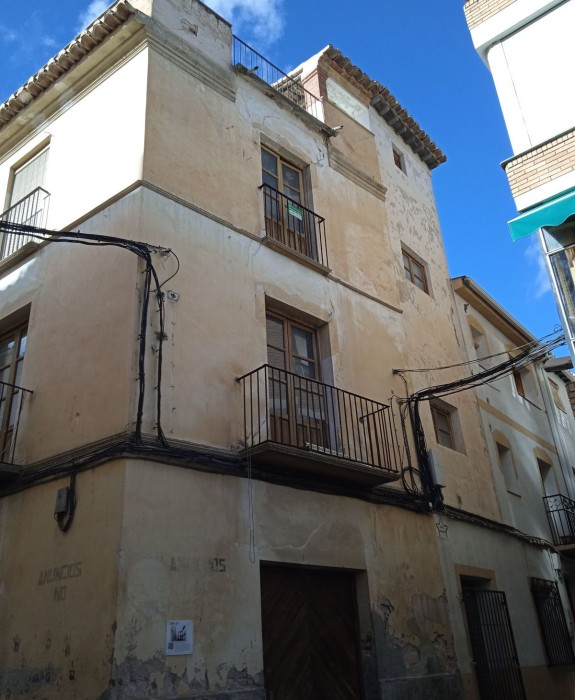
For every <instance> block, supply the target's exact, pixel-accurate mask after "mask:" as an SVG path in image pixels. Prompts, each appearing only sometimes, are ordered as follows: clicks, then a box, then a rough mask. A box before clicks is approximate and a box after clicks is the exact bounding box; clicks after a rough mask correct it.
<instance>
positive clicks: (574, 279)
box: [465, 0, 575, 362]
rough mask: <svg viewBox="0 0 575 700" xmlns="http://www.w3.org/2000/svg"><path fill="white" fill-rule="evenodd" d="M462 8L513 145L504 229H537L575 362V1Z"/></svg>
mask: <svg viewBox="0 0 575 700" xmlns="http://www.w3.org/2000/svg"><path fill="white" fill-rule="evenodd" d="M465 15H466V18H467V23H468V25H469V29H470V31H471V37H472V40H473V44H474V46H475V48H476V50H477V52H478V53H479V55H480V56H481V58H482V59H483V61H485V63H486V65H487V66H488V68H489V70H490V71H491V74H492V75H493V80H494V82H495V87H496V89H497V94H498V96H499V101H500V104H501V109H502V111H503V117H504V119H505V124H506V126H507V130H508V133H509V138H510V140H511V145H512V148H513V155H512V156H511V157H510V158H508V159H507V160H506V161H505V162H504V163H503V166H504V168H505V172H506V173H507V176H508V179H509V184H510V186H511V191H512V194H513V197H514V199H515V203H516V206H517V210H518V212H520V215H519V216H518V217H516V218H515V219H513V220H512V221H510V222H509V227H510V231H511V236H512V238H513V239H514V240H517V239H518V238H521V237H523V236H530V235H532V234H537V235H538V236H539V240H540V242H541V246H542V250H543V255H544V256H545V258H546V263H547V267H548V272H549V275H550V278H551V280H552V284H553V289H554V293H555V297H556V301H557V306H558V310H559V315H560V318H561V320H562V323H563V327H564V329H565V334H566V336H567V338H568V342H569V347H570V353H571V357H572V359H573V361H574V362H575V221H574V215H575V100H574V99H573V94H572V89H571V85H572V81H573V75H574V73H575V53H574V52H573V50H572V37H573V28H574V26H575V2H574V1H573V0H495V1H494V0H468V1H467V2H466V3H465ZM504 156H505V154H502V157H504Z"/></svg>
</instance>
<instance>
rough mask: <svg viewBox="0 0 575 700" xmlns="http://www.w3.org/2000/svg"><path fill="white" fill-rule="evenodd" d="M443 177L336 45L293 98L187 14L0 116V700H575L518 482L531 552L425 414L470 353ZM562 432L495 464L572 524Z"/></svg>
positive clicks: (172, 0)
mask: <svg viewBox="0 0 575 700" xmlns="http://www.w3.org/2000/svg"><path fill="white" fill-rule="evenodd" d="M444 160H445V157H444V155H443V154H442V152H441V151H440V150H439V148H437V146H436V145H435V144H434V143H433V142H432V141H431V140H430V138H429V137H428V136H427V135H426V134H425V133H424V132H423V131H422V130H421V128H420V127H419V126H418V125H417V123H416V122H415V121H414V119H413V118H412V117H411V116H410V115H409V114H408V113H407V112H406V111H405V109H404V108H403V107H402V106H401V105H399V104H398V103H397V101H396V100H395V98H394V97H393V96H392V95H391V94H390V93H389V91H388V90H387V89H386V88H385V87H384V86H383V85H381V84H380V83H378V82H377V81H375V80H373V79H371V78H370V77H369V76H367V75H366V74H364V73H363V72H362V71H361V69H360V68H358V67H357V66H355V65H354V64H353V63H352V62H351V61H350V60H349V59H347V58H346V57H345V56H344V55H343V54H342V53H341V52H340V51H338V50H336V49H335V48H334V47H331V46H329V47H327V48H326V49H324V50H323V51H321V52H320V53H319V54H317V55H316V56H314V57H312V58H311V59H309V60H308V61H306V62H305V63H303V64H302V65H301V66H300V67H299V68H298V69H296V70H295V71H293V72H292V73H290V74H289V75H286V74H284V73H282V72H281V71H279V69H277V68H276V67H275V66H273V65H272V64H270V63H269V62H267V61H266V59H265V58H264V57H262V56H260V55H259V54H257V53H256V52H255V51H254V50H253V49H251V48H250V47H248V46H246V45H245V44H244V43H243V42H241V41H240V40H239V39H238V38H236V37H234V36H233V35H232V31H231V27H230V25H229V24H228V23H227V22H226V21H225V20H224V19H222V18H221V17H219V16H218V15H217V14H215V13H214V12H213V11H212V10H210V9H209V8H207V7H206V6H204V5H203V4H202V3H200V2H198V1H196V0H154V1H153V2H149V1H144V0H137V1H136V0H135V1H134V2H131V3H128V2H125V1H124V0H120V1H119V2H116V3H115V4H113V5H112V6H111V7H110V8H109V9H108V10H107V11H106V12H105V13H104V14H103V15H102V16H101V17H100V18H98V19H97V20H96V21H95V22H94V23H93V24H92V25H90V26H89V27H88V28H87V29H86V30H85V31H83V32H82V33H81V34H80V35H79V36H78V37H77V38H76V39H75V40H74V41H73V42H71V44H69V45H68V46H67V47H65V48H64V49H63V50H62V51H61V52H59V53H58V54H57V55H56V56H55V57H54V58H53V59H52V60H51V61H50V62H49V63H48V64H47V65H46V66H44V67H43V68H42V69H41V70H40V71H39V72H38V73H37V74H36V75H35V76H33V77H32V78H31V79H30V80H29V81H28V82H27V83H26V84H25V85H24V86H22V88H21V89H20V90H19V91H18V92H16V93H15V94H14V95H13V96H11V97H10V98H9V99H8V100H7V101H6V102H5V103H4V104H3V105H2V106H0V191H3V192H5V193H6V200H5V207H4V214H3V215H2V216H1V217H0V231H1V233H0V235H1V236H2V239H1V245H2V255H1V257H2V260H1V261H0V293H1V296H0V362H1V364H0V371H1V372H2V375H1V376H0V380H1V382H2V383H1V385H0V386H1V387H2V395H1V401H2V404H1V409H0V413H1V415H2V425H1V428H2V432H1V433H0V437H1V442H0V449H1V451H2V452H1V454H2V459H1V461H0V488H1V496H2V498H1V499H0V591H1V596H0V628H1V629H2V631H3V634H2V635H1V636H0V697H1V698H6V699H7V698H13V697H27V698H39V697H42V698H82V699H83V700H85V699H87V698H110V700H111V699H113V698H118V699H120V698H122V699H123V698H148V697H161V698H173V697H190V698H191V697H193V698H202V699H203V700H207V699H208V698H217V699H218V700H220V699H222V700H223V699H224V698H225V699H226V700H235V699H238V700H239V699H240V698H241V699H242V700H252V699H253V700H255V699H257V700H263V699H264V698H273V699H274V700H287V699H292V698H293V699H294V700H295V698H297V699H298V700H306V699H310V700H311V699H312V698H314V699H315V698H320V697H330V698H342V700H344V699H345V700H346V699H348V698H349V699H352V698H354V699H356V698H366V699H368V698H369V699H372V698H373V699H375V698H384V697H385V698H397V699H399V698H405V697H409V698H421V699H422V700H423V699H427V698H429V699H431V698H435V697H449V698H475V697H479V695H478V692H481V693H485V692H486V691H485V688H487V687H488V685H489V684H495V686H497V687H500V686H499V685H497V684H501V683H504V684H507V685H503V686H501V687H503V688H507V687H509V688H511V689H512V690H513V693H515V694H514V695H511V694H507V695H505V697H506V698H515V697H517V698H520V697H528V698H530V699H531V698H537V697H543V695H544V694H548V693H550V692H555V694H556V695H557V693H560V694H561V696H562V697H571V695H570V694H572V693H573V688H572V685H573V684H572V676H571V675H570V674H569V672H567V671H562V672H561V674H562V675H558V674H557V673H554V672H553V671H550V670H549V669H548V667H547V664H548V659H547V657H546V652H545V646H544V642H543V637H542V636H540V635H541V633H540V632H539V630H540V629H543V630H544V633H545V634H547V635H559V638H560V640H561V647H560V649H561V651H562V653H563V654H564V656H563V657H561V658H560V661H561V662H562V666H565V665H566V664H565V661H566V660H569V659H568V658H567V657H568V654H569V650H570V653H571V655H572V654H573V649H572V642H571V639H570V637H569V635H570V634H572V619H571V618H570V617H569V615H570V612H569V610H570V607H569V605H570V604H569V601H568V586H566V585H565V582H564V581H561V580H560V577H559V574H558V573H557V571H560V572H561V576H563V577H564V578H565V579H566V577H565V576H564V574H563V573H562V572H563V568H562V567H561V566H559V567H557V566H556V564H557V561H559V560H558V559H557V557H555V558H553V557H554V556H555V554H556V550H555V549H554V543H553V542H552V531H551V525H550V523H552V522H553V521H552V520H549V519H547V520H546V517H547V516H546V515H545V511H544V510H542V508H543V506H542V504H543V501H542V500H539V501H538V500H537V497H536V495H535V492H536V491H537V487H536V484H535V483H533V484H531V485H530V486H529V489H527V488H526V490H525V501H524V502H525V503H527V502H528V501H529V503H537V505H538V508H539V510H538V511H537V521H536V523H535V524H534V523H532V522H531V521H530V520H529V519H528V518H524V517H523V515H522V512H523V511H522V510H521V508H519V507H512V506H510V505H509V503H507V502H506V503H504V502H503V501H504V499H503V497H502V494H503V496H505V493H506V492H505V489H504V481H502V477H501V475H500V472H497V471H495V468H496V467H497V469H500V468H499V466H497V462H496V461H494V460H496V457H497V459H499V453H498V452H497V449H498V448H497V447H496V446H495V443H493V441H492V437H491V436H490V435H489V436H488V435H487V433H486V425H485V423H486V421H487V420H488V418H487V417H485V416H484V413H485V410H486V409H485V406H483V404H480V403H478V401H479V400H478V397H477V396H476V394H475V392H474V391H473V390H467V391H461V392H459V393H456V394H452V395H451V394H450V395H449V396H446V397H445V398H444V397H443V396H439V392H438V391H435V390H431V391H430V387H434V386H435V385H437V384H439V383H441V384H449V383H451V382H457V381H460V380H461V378H462V377H464V378H465V377H466V373H467V374H468V371H467V367H468V365H467V363H468V362H469V355H468V347H467V345H466V344H469V342H470V340H469V337H470V336H469V334H470V333H471V330H469V328H467V327H464V323H463V319H464V316H462V314H464V313H465V312H464V311H462V300H463V299H464V298H465V297H464V296H462V295H461V294H459V292H458V291H457V289H456V292H457V293H456V294H454V291H453V287H452V283H451V281H450V279H449V275H448V269H447V263H446V260H445V254H444V250H443V244H442V240H441V233H440V230H439V224H438V219H437V212H436V206H435V200H434V197H433V191H432V184H431V171H432V170H433V168H435V167H436V166H438V165H440V164H441V163H442V162H443V161H444ZM474 294H475V295H476V296H477V298H481V299H486V298H487V297H486V295H483V296H482V293H481V292H479V291H477V292H474ZM465 303H469V304H470V303H471V302H469V301H466V302H465ZM485 326H486V327H487V323H486V322H485ZM508 326H509V328H511V329H514V328H515V326H514V324H513V321H512V320H511V321H508ZM509 328H508V327H506V328H505V329H504V331H505V332H504V335H505V333H507V335H505V338H506V339H507V340H509V341H510V342H511V345H513V346H514V347H513V348H509V351H510V352H511V355H513V353H514V352H515V349H514V348H515V347H516V346H517V345H518V344H520V343H518V342H517V338H518V337H519V336H520V339H521V341H522V342H523V341H524V340H525V338H526V337H527V336H525V333H523V331H521V332H517V331H516V330H513V332H511V331H509ZM498 332H501V333H503V331H501V329H500V328H499V330H498ZM507 340H505V342H507ZM531 341H532V339H531V338H529V337H527V342H529V343H531ZM489 342H491V341H489ZM498 342H503V341H498ZM533 347H534V348H535V349H534V350H533V352H534V353H535V354H534V356H533V357H534V358H535V357H537V358H541V357H543V354H544V351H545V348H542V349H541V348H538V345H537V344H536V343H535V344H533ZM540 351H541V352H540ZM476 359H477V358H476V356H474V357H473V358H472V360H473V361H476ZM512 364H513V363H511V365H512ZM511 365H510V367H511ZM438 367H446V368H447V369H445V370H438V369H437V368H438ZM412 370H423V371H418V372H413V371H412ZM529 371H532V372H533V376H537V377H539V379H541V381H550V379H548V378H547V375H541V373H540V370H539V369H537V370H535V369H534V370H529ZM468 379H469V378H468V377H467V378H465V381H466V382H467V381H468ZM440 380H441V381H440ZM501 381H503V380H501ZM534 381H535V380H534ZM553 381H555V380H553ZM526 383H527V381H526ZM508 384H509V382H508ZM556 385H557V396H558V397H559V399H558V400H563V401H565V396H566V389H565V387H564V383H563V379H561V378H558V379H557V382H556ZM509 386H511V385H510V384H509ZM485 391H488V390H487V389H485ZM538 391H539V390H538ZM549 391H552V390H551V389H549ZM487 398H489V397H487ZM487 398H485V401H484V403H487V404H488V403H489V401H488V400H487ZM537 400H539V395H538V399H537ZM542 401H543V399H541V402H542ZM555 405H556V404H555ZM550 408H552V405H551V404H549V405H547V404H543V403H541V405H540V406H539V407H538V412H537V413H535V412H533V414H529V415H530V416H531V418H532V423H530V424H529V428H525V430H524V431H523V433H521V430H519V429H518V428H516V427H514V428H513V430H515V432H510V433H509V437H508V438H507V439H508V441H509V443H510V444H511V448H508V449H513V448H514V444H515V443H514V442H513V441H514V440H515V435H516V433H521V435H524V434H525V431H527V432H528V433H529V436H530V438H529V439H530V442H529V443H528V446H521V448H519V449H521V450H524V451H525V454H526V455H528V456H529V457H530V458H532V461H531V462H530V463H529V470H530V471H529V472H528V474H529V479H531V478H532V477H533V475H535V476H536V475H537V473H538V472H537V471H536V470H537V469H538V468H539V467H538V466H537V465H538V462H537V461H535V462H533V460H537V459H540V460H541V462H542V463H544V464H545V465H547V466H548V467H549V469H550V470H551V473H552V475H553V478H554V479H555V482H554V483H553V487H554V486H555V484H556V485H557V493H558V494H560V495H563V496H565V497H568V496H569V495H571V496H573V491H572V483H569V479H570V478H572V473H570V472H569V469H568V468H567V466H566V462H565V460H564V457H563V455H562V454H561V453H560V448H559V447H558V443H557V437H556V432H554V430H555V429H554V428H553V429H552V428H551V427H550V426H551V422H553V421H552V414H551V413H550V412H549V409H550ZM523 409H525V406H523V404H520V405H519V406H516V405H515V404H514V403H509V404H505V405H504V406H502V407H499V408H498V409H497V410H498V411H499V412H500V413H502V414H503V413H505V412H506V411H507V412H509V413H510V414H511V416H512V415H513V414H514V412H515V411H516V410H519V411H522V410H523ZM526 410H528V409H526ZM498 415H499V414H498ZM566 416H567V417H566V418H565V426H566V427H565V430H566V431H567V433H566V434H567V437H568V438H570V437H571V435H572V431H573V425H572V424H573V417H572V415H569V414H567V413H566ZM523 419H524V416H523V414H522V415H521V417H520V418H517V419H516V422H517V423H519V421H522V420H523ZM509 421H512V418H511V417H510V418H509V420H508V421H507V422H508V423H509ZM500 422H501V423H502V427H501V432H503V433H504V432H505V430H506V429H507V428H506V425H507V423H505V420H503V418H501V419H500ZM503 424H505V425H503ZM510 424H511V425H515V424H513V423H510ZM553 425H554V423H553ZM557 435H558V433H557ZM566 439H567V438H566ZM498 444H500V445H502V446H503V447H506V448H507V443H505V442H504V441H503V438H500V442H499V443H498ZM428 448H431V453H430V452H429V450H428ZM518 457H519V455H517V458H518ZM520 466H522V465H518V468H519V467H520ZM540 469H543V467H541V468H540ZM500 471H501V470H500ZM543 471H544V469H543ZM539 473H543V472H541V471H540V472H539ZM545 474H548V472H545ZM518 478H519V477H518ZM549 483H551V482H549ZM542 488H543V487H542V486H541V490H540V495H541V496H542V495H543V491H542ZM549 488H551V486H550V487H549ZM570 489H571V490H570ZM551 490H553V488H552V489H551ZM528 494H529V495H528ZM549 495H551V496H555V495H556V494H555V493H554V494H549ZM505 497H506V496H505ZM506 498H507V497H506ZM521 498H523V494H522V495H521ZM563 511H564V509H563ZM563 511H562V512H563ZM562 522H563V525H562V527H563V529H562V530H561V531H560V536H561V537H563V538H564V539H563V540H562V541H561V543H559V546H562V547H564V548H565V547H567V548H569V547H570V546H571V544H570V542H569V541H568V540H569V538H570V537H572V538H573V542H575V524H574V523H571V521H569V520H564V521H562ZM570 528H571V529H570ZM564 551H566V550H564ZM550 554H551V556H550ZM568 575H570V574H568ZM531 579H537V580H538V581H542V582H543V583H541V584H540V590H539V589H538V590H539V594H540V597H539V599H540V600H543V601H544V602H543V603H542V604H541V605H540V607H539V608H537V605H536V599H535V598H534V597H533V595H532V593H531V591H530V581H531ZM550 601H551V602H550ZM494 602H496V603H497V605H498V606H499V607H498V608H497V610H507V609H508V614H503V613H501V615H500V617H499V618H498V624H499V627H498V628H497V630H496V631H494V632H488V631H487V630H488V622H489V619H488V615H489V614H490V611H491V610H492V608H491V607H490V606H492V605H493V604H494ZM545 606H547V607H545ZM550 606H552V607H550ZM543 609H544V610H549V609H550V610H552V612H553V615H552V616H551V618H550V619H551V621H549V620H548V617H549V615H547V616H545V615H544V616H543V619H544V621H543V623H541V624H542V625H543V627H541V625H538V622H537V620H538V617H537V611H538V610H543ZM569 625H571V627H569ZM489 629H490V628H489ZM565 630H567V632H565ZM513 633H515V634H513ZM565 634H567V637H566V636H565ZM490 635H491V636H490ZM514 636H515V640H516V642H517V645H516V647H515V645H511V641H512V640H513V638H514ZM546 638H547V637H545V639H546ZM553 638H555V637H553ZM478 640H479V642H478ZM477 644H479V647H478V646H477ZM481 648H484V649H487V648H489V649H490V652H489V653H490V654H491V652H493V653H494V655H493V654H491V656H490V655H489V654H487V655H486V654H485V653H484V654H483V656H481V652H480V649H481ZM513 650H515V651H513ZM511 651H513V655H511V656H509V655H507V654H508V652H509V653H511ZM553 658H554V659H555V660H557V658H558V657H553ZM569 658H570V657H569ZM474 664H479V669H480V672H479V673H477V672H475V671H474V667H475V666H474ZM486 684H487V685H486ZM495 686H494V687H495ZM481 697H484V695H481ZM485 697H487V696H485ZM497 697H504V696H503V695H499V696H497Z"/></svg>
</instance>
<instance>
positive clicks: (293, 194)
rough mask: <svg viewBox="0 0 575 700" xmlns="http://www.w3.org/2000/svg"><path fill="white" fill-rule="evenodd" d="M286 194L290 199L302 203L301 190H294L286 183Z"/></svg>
mask: <svg viewBox="0 0 575 700" xmlns="http://www.w3.org/2000/svg"><path fill="white" fill-rule="evenodd" d="M284 194H285V196H286V197H289V198H290V199H293V200H294V201H296V202H297V203H298V204H301V195H300V192H299V190H294V189H292V188H291V187H286V186H285V184H284Z"/></svg>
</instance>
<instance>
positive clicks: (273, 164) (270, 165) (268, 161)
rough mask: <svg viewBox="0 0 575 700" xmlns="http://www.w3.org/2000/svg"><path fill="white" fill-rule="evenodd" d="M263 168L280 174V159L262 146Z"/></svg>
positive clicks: (274, 173)
mask: <svg viewBox="0 0 575 700" xmlns="http://www.w3.org/2000/svg"><path fill="white" fill-rule="evenodd" d="M262 168H263V169H264V170H267V171H268V172H269V173H272V174H273V175H276V176H277V174H278V159H277V157H276V156H274V155H272V154H271V153H270V152H269V151H265V150H264V149H263V148H262Z"/></svg>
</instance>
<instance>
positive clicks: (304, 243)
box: [262, 148, 315, 259]
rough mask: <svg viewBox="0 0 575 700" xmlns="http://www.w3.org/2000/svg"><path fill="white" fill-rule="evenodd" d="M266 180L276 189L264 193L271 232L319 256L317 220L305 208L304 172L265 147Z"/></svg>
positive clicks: (263, 179)
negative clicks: (314, 233)
mask: <svg viewBox="0 0 575 700" xmlns="http://www.w3.org/2000/svg"><path fill="white" fill-rule="evenodd" d="M262 182H263V184H264V185H268V187H269V188H273V189H272V190H267V191H266V193H265V194H264V205H265V221H266V233H267V235H268V236H270V238H273V239H275V240H277V241H279V242H280V243H283V244H284V245H286V246H288V247H289V248H291V249H292V250H295V251H297V252H298V253H301V254H302V255H305V256H306V257H308V258H309V257H311V258H314V259H315V255H314V253H315V251H314V241H315V236H312V235H311V234H312V231H311V230H310V229H311V228H312V226H313V220H312V219H311V218H310V215H309V212H308V210H307V209H306V208H305V207H304V204H305V202H304V194H303V173H302V171H301V170H300V169H299V168H296V167H294V166H293V165H290V164H289V163H286V162H285V161H284V160H282V159H281V158H280V157H279V156H278V155H276V154H275V153H272V152H271V151H268V150H267V149H266V148H262ZM282 195H284V196H282Z"/></svg>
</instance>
